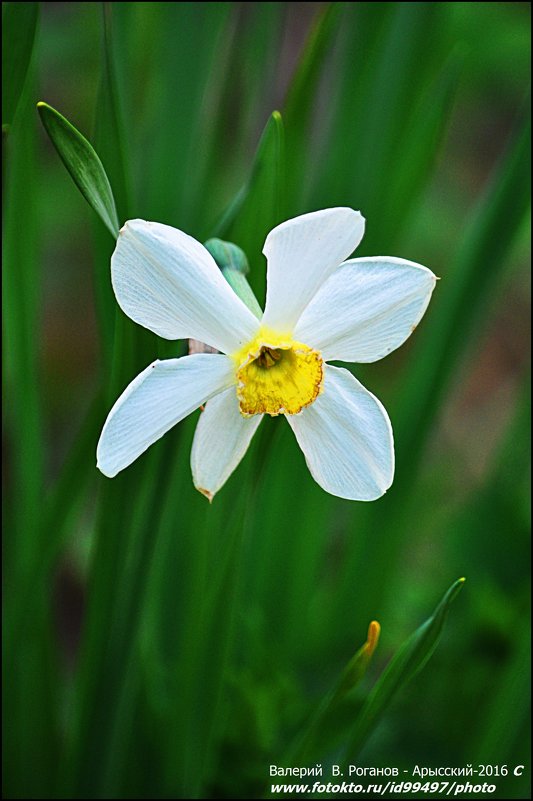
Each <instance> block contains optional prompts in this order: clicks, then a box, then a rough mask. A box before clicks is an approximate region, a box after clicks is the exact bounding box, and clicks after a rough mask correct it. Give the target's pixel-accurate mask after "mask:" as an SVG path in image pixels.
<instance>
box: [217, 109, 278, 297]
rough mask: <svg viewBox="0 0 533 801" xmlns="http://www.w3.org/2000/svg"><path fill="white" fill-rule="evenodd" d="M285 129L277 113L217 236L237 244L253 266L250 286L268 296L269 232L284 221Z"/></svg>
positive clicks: (269, 124)
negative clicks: (264, 259)
mask: <svg viewBox="0 0 533 801" xmlns="http://www.w3.org/2000/svg"><path fill="white" fill-rule="evenodd" d="M284 161H285V159H284V129H283V120H282V118H281V114H280V113H279V111H273V112H272V114H271V116H270V118H269V120H268V122H267V124H266V125H265V128H264V130H263V133H262V135H261V139H260V141H259V145H258V147H257V151H256V154H255V158H254V162H253V166H252V170H251V173H250V178H249V180H248V181H247V182H246V184H245V186H244V187H243V188H242V189H241V190H240V191H239V192H238V193H237V195H236V196H235V198H234V200H233V201H232V202H231V204H230V205H229V207H228V209H227V210H226V212H225V213H224V215H223V217H222V219H221V220H220V222H219V223H218V224H217V225H216V226H215V230H214V235H215V236H218V237H222V238H224V239H229V240H231V241H232V242H236V243H237V244H238V245H239V247H241V248H242V249H243V250H244V252H245V253H246V255H247V256H248V259H249V261H250V265H251V268H252V269H251V274H250V279H251V280H250V283H251V285H252V289H253V290H254V292H255V295H256V296H257V297H258V298H259V299H260V300H261V298H263V297H264V292H265V285H266V274H265V270H264V268H263V269H262V270H261V269H260V268H261V267H262V266H263V265H262V263H261V250H262V247H263V244H264V241H265V238H266V235H267V234H268V232H269V231H270V230H271V229H272V228H273V227H274V226H275V225H276V224H277V223H279V222H281V220H282V219H283V216H282V215H283V207H284V204H283V189H284Z"/></svg>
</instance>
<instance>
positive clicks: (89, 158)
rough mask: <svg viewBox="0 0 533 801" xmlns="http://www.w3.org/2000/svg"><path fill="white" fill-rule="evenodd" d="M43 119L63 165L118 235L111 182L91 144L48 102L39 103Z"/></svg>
mask: <svg viewBox="0 0 533 801" xmlns="http://www.w3.org/2000/svg"><path fill="white" fill-rule="evenodd" d="M37 109H38V111H39V114H40V117H41V122H42V123H43V125H44V127H45V130H46V133H47V134H48V136H49V137H50V139H51V140H52V144H53V145H54V147H55V149H56V150H57V152H58V154H59V157H60V158H61V160H62V162H63V164H64V165H65V167H66V168H67V170H68V171H69V173H70V174H71V176H72V179H73V181H74V183H75V184H76V186H77V187H78V189H79V190H80V192H81V193H82V195H83V197H84V198H85V200H86V201H87V202H88V203H89V205H90V206H91V207H92V208H93V209H94V211H95V212H96V213H97V214H98V216H99V217H100V219H101V220H102V222H103V223H104V225H105V226H106V227H107V229H108V230H109V232H110V233H111V234H112V236H113V237H115V238H116V237H117V236H118V229H119V223H118V217H117V210H116V207H115V200H114V198H113V192H112V190H111V185H110V183H109V180H108V178H107V175H106V172H105V169H104V166H103V164H102V162H101V161H100V159H99V158H98V156H97V154H96V152H95V150H94V148H93V147H92V145H91V144H90V143H89V142H88V141H87V139H85V137H84V136H82V134H81V133H80V132H79V131H78V130H76V128H74V126H73V125H71V124H70V122H69V121H68V120H66V119H65V117H63V116H62V115H61V114H60V113H59V112H58V111H56V110H55V109H54V108H52V107H51V106H49V105H48V103H43V102H40V103H37Z"/></svg>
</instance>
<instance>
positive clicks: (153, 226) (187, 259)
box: [111, 220, 258, 353]
mask: <svg viewBox="0 0 533 801" xmlns="http://www.w3.org/2000/svg"><path fill="white" fill-rule="evenodd" d="M111 278H112V282H113V289H114V290H115V295H116V297H117V301H118V303H119V306H120V307H121V309H122V310H123V311H124V312H125V313H126V314H127V315H128V317H131V319H132V320H135V322H136V323H139V324H140V325H143V326H144V327H145V328H149V329H150V331H154V332H155V333H156V334H159V336H161V337H164V338H165V339H184V338H190V339H199V340H200V341H201V342H205V343H206V344H207V345H212V346H213V347H215V348H217V349H218V350H221V351H222V352H223V353H232V352H233V351H235V350H238V349H239V348H240V347H242V346H243V345H244V344H246V342H249V341H250V339H252V338H253V336H254V334H255V332H256V331H257V327H258V322H257V320H256V318H255V317H254V315H253V314H252V312H251V311H250V310H249V309H247V308H246V306H245V305H244V303H243V302H242V301H241V300H240V298H238V297H237V295H236V294H235V293H234V292H233V290H232V289H231V288H230V286H229V284H228V282H227V281H226V280H225V279H224V278H223V277H222V273H221V272H220V270H219V269H218V267H217V265H216V263H215V261H214V259H213V258H212V256H211V255H210V253H208V251H207V250H206V249H205V248H204V246H203V245H201V244H200V242H197V241H196V239H193V237H192V236H188V235H187V234H184V233H183V231H178V229H177V228H172V227H171V226H170V225H162V224H161V223H152V222H145V221H144V220H130V221H129V222H127V223H126V225H125V226H124V228H123V229H122V230H121V232H120V234H119V237H118V241H117V246H116V249H115V252H114V253H113V257H112V259H111Z"/></svg>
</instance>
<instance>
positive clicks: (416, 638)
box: [345, 578, 465, 762]
mask: <svg viewBox="0 0 533 801" xmlns="http://www.w3.org/2000/svg"><path fill="white" fill-rule="evenodd" d="M464 581H465V579H464V578H460V579H458V580H457V581H456V582H455V583H454V584H452V586H451V587H450V589H449V590H448V592H447V593H446V594H445V595H444V597H443V599H442V601H441V602H440V604H439V605H438V606H437V608H436V609H435V612H434V613H433V615H432V616H431V617H430V618H429V619H428V620H426V622H425V623H423V624H422V625H421V626H420V627H419V628H418V629H417V630H416V631H415V632H414V634H412V635H411V636H410V637H409V638H408V639H407V640H406V641H405V643H404V644H403V645H402V646H401V648H400V650H399V651H398V653H397V654H396V655H395V656H394V657H393V658H392V660H391V661H390V662H389V664H388V665H387V667H386V669H385V670H384V672H383V674H382V675H381V677H380V679H379V680H378V682H377V683H376V685H375V687H374V689H373V690H372V692H371V693H370V695H369V697H368V699H367V701H366V703H365V705H364V706H363V708H362V710H361V713H360V715H359V716H358V719H357V722H356V724H355V727H354V729H353V732H352V736H351V738H350V740H349V742H348V745H347V747H346V751H345V759H346V761H347V762H349V761H351V760H353V759H354V758H355V757H356V756H357V754H358V753H359V750H360V749H361V747H362V746H363V745H364V743H365V741H366V739H367V737H368V735H369V734H370V732H371V731H372V729H373V728H374V726H375V725H376V723H377V722H378V720H379V718H380V717H381V715H382V714H383V712H385V710H386V709H387V708H388V707H389V705H390V704H391V702H392V701H393V699H394V698H395V696H396V695H397V694H398V692H399V691H400V690H401V689H402V688H403V687H404V686H405V685H406V684H407V683H408V682H409V681H410V680H411V679H412V678H413V676H415V675H416V674H417V673H418V671H419V670H422V668H423V667H424V665H425V664H426V662H427V661H428V659H429V658H430V657H431V655H432V653H433V651H434V650H435V648H436V647H437V643H438V641H439V638H440V635H441V632H442V628H443V626H444V621H445V620H446V616H447V614H448V609H449V607H450V604H451V603H452V601H453V600H454V599H455V597H456V595H457V594H458V592H459V591H460V590H461V588H462V586H463V584H464Z"/></svg>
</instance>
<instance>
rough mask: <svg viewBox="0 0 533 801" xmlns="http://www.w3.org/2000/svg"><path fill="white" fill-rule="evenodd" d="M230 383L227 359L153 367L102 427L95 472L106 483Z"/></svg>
mask: <svg viewBox="0 0 533 801" xmlns="http://www.w3.org/2000/svg"><path fill="white" fill-rule="evenodd" d="M232 383H235V368H234V365H233V363H232V361H231V360H230V359H228V357H227V356H222V355H220V354H207V353H202V354H196V355H195V356H184V357H183V358H182V359H167V360H166V361H163V362H160V361H155V362H153V364H150V365H149V366H148V367H147V368H146V370H143V372H142V373H140V374H139V375H138V376H137V378H135V379H134V380H133V381H132V382H131V384H130V385H129V386H128V387H126V389H125V390H124V392H123V393H122V395H121V396H120V398H119V399H118V400H117V402H116V403H115V405H114V406H113V408H112V409H111V411H110V412H109V415H108V417H107V420H106V422H105V425H104V428H103V430H102V433H101V435H100V441H99V442H98V448H97V450H96V458H97V466H98V467H99V469H100V470H101V471H102V473H103V474H104V475H106V476H109V477H110V478H112V477H113V476H116V474H117V473H119V472H120V471H121V470H124V468H125V467H127V466H128V465H129V464H131V463H132V462H133V461H135V459H136V458H137V457H138V456H140V455H141V453H144V451H145V450H146V449H147V448H149V447H150V445H152V443H153V442H156V440H158V439H159V438H160V437H162V436H163V434H165V433H166V432H167V431H168V430H169V428H172V426H173V425H175V424H176V423H178V422H179V421H180V420H182V419H183V418H184V417H186V416H187V415H188V414H190V413H191V412H192V411H194V410H195V409H197V408H198V406H200V405H201V404H202V403H205V401H207V400H209V398H211V397H213V395H216V394H217V393H218V392H221V391H222V390H224V389H226V388H227V387H229V386H230V385H231V384H232Z"/></svg>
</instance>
